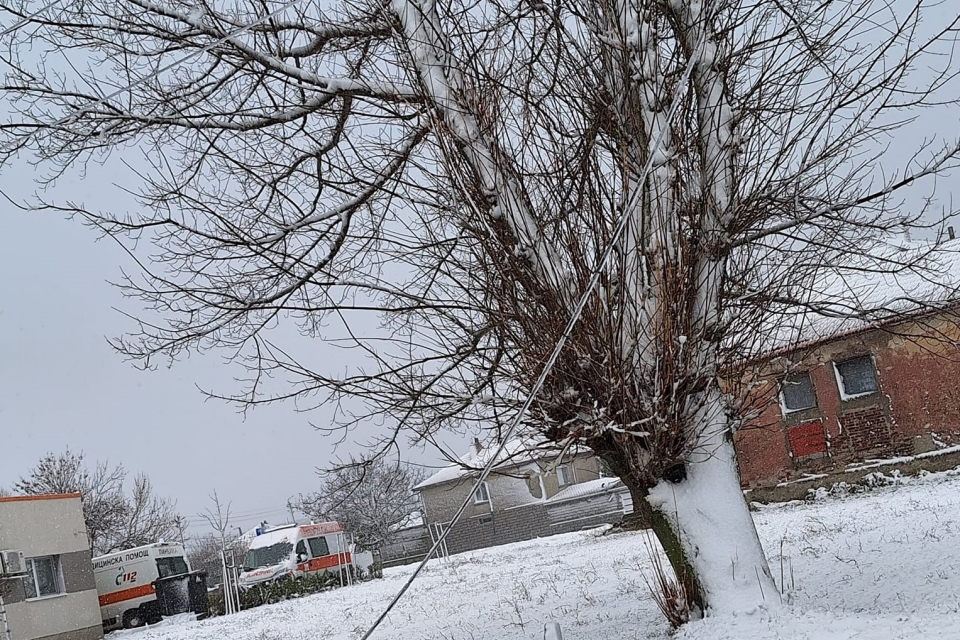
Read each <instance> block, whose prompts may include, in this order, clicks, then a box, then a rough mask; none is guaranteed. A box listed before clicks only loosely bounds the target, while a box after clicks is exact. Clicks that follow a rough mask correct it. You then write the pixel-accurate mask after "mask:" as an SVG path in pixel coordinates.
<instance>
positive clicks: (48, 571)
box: [23, 556, 65, 600]
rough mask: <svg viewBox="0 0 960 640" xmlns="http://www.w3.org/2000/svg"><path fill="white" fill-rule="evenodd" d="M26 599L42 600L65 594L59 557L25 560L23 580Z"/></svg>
mask: <svg viewBox="0 0 960 640" xmlns="http://www.w3.org/2000/svg"><path fill="white" fill-rule="evenodd" d="M23 588H24V591H25V592H26V597H27V599H28V600H29V599H31V598H44V597H46V596H55V595H59V594H61V593H65V590H64V588H63V573H62V572H61V570H60V556H42V557H39V558H28V559H27V575H26V576H25V577H24V579H23Z"/></svg>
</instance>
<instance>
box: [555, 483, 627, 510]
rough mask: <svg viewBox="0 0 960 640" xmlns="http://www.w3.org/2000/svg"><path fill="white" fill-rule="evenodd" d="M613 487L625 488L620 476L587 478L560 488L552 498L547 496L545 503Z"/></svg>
mask: <svg viewBox="0 0 960 640" xmlns="http://www.w3.org/2000/svg"><path fill="white" fill-rule="evenodd" d="M613 489H625V487H624V484H623V482H622V481H621V480H620V478H597V479H596V480H588V481H587V482H581V483H579V484H573V485H570V486H569V487H567V488H565V489H562V490H561V491H560V492H559V493H557V494H556V495H554V496H553V497H552V498H549V499H548V500H547V504H550V503H553V502H564V501H566V500H574V499H576V498H584V497H586V496H589V495H593V494H596V493H603V492H604V491H611V490H613Z"/></svg>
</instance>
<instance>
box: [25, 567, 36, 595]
mask: <svg viewBox="0 0 960 640" xmlns="http://www.w3.org/2000/svg"><path fill="white" fill-rule="evenodd" d="M33 563H34V560H27V575H25V576H24V577H23V591H24V593H25V594H26V597H27V598H36V597H37V581H36V580H34V579H33Z"/></svg>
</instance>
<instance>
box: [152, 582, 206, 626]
mask: <svg viewBox="0 0 960 640" xmlns="http://www.w3.org/2000/svg"><path fill="white" fill-rule="evenodd" d="M153 588H154V589H155V590H156V592H157V603H158V604H159V606H160V615H162V616H175V615H177V614H180V613H195V614H197V619H200V618H204V617H206V615H207V572H206V571H191V572H190V573H183V574H180V575H178V576H170V577H167V578H159V579H157V580H156V581H154V583H153Z"/></svg>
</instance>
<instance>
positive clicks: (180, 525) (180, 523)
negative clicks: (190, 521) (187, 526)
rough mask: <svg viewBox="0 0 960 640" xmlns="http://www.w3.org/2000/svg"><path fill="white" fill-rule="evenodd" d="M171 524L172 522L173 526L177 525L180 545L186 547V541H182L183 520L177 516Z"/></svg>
mask: <svg viewBox="0 0 960 640" xmlns="http://www.w3.org/2000/svg"><path fill="white" fill-rule="evenodd" d="M173 522H174V524H176V525H177V530H179V531H180V545H181V546H184V547H185V546H186V545H187V543H186V541H185V539H184V537H183V529H184V526H183V518H182V517H180V516H177V517H176V519H175V520H174V521H173Z"/></svg>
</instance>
